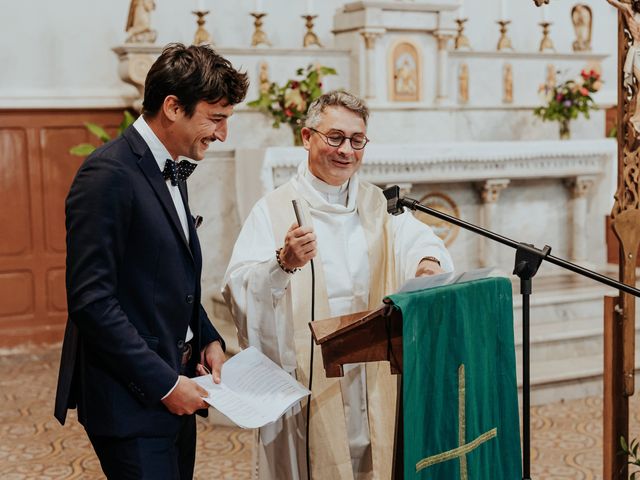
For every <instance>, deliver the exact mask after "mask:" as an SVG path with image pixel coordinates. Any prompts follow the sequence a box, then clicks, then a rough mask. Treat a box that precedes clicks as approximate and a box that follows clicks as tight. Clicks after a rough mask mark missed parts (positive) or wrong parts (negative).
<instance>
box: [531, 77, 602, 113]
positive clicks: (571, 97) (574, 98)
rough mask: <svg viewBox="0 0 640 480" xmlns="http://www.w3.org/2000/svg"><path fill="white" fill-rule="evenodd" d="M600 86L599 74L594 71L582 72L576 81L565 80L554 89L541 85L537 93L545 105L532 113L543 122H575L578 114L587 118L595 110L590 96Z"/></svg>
mask: <svg viewBox="0 0 640 480" xmlns="http://www.w3.org/2000/svg"><path fill="white" fill-rule="evenodd" d="M601 86H602V81H601V80H600V74H598V72H596V71H594V70H591V71H589V72H587V71H586V70H583V71H582V72H581V73H580V77H579V78H578V79H577V80H567V81H566V82H563V83H560V84H558V85H556V86H554V87H550V86H549V85H542V86H540V90H539V93H540V94H541V95H542V96H543V98H544V100H545V101H546V102H547V105H546V106H541V107H538V108H536V109H535V110H534V111H533V113H534V115H536V116H538V117H540V118H542V120H543V121H548V120H556V121H559V122H562V121H566V120H575V119H576V118H578V115H580V114H583V115H584V116H585V117H586V118H589V111H590V110H596V109H597V106H596V104H595V102H594V101H593V98H591V94H592V93H595V92H597V91H598V90H599V89H600V88H601Z"/></svg>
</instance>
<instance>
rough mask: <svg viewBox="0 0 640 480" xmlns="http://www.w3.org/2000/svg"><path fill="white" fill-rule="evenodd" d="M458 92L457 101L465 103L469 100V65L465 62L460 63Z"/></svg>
mask: <svg viewBox="0 0 640 480" xmlns="http://www.w3.org/2000/svg"><path fill="white" fill-rule="evenodd" d="M458 93H459V96H458V101H459V102H460V103H467V102H468V101H469V66H468V65H467V64H466V63H463V64H461V65H460V73H459V76H458Z"/></svg>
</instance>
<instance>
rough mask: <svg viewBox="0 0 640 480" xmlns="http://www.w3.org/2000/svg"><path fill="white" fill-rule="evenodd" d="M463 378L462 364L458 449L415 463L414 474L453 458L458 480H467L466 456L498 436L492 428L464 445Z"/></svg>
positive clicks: (460, 370)
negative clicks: (458, 466)
mask: <svg viewBox="0 0 640 480" xmlns="http://www.w3.org/2000/svg"><path fill="white" fill-rule="evenodd" d="M465 397H466V392H465V377H464V364H461V365H460V366H459V367H458V447H457V448H454V449H453V450H448V451H446V452H442V453H438V454H437V455H432V456H431V457H426V458H423V459H422V460H420V461H419V462H418V463H416V473H418V472H419V471H420V470H422V469H423V468H427V467H430V466H432V465H435V464H437V463H442V462H446V461H448V460H453V459H454V458H459V459H460V480H467V478H468V475H467V454H468V453H469V452H471V451H473V450H475V449H476V448H478V447H479V446H480V445H482V444H483V443H484V442H486V441H488V440H491V439H492V438H494V437H497V436H498V429H497V428H494V429H492V430H489V431H488V432H485V433H483V434H482V435H480V436H479V437H478V438H476V439H475V440H473V441H472V442H469V443H466V414H465Z"/></svg>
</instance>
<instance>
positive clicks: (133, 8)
mask: <svg viewBox="0 0 640 480" xmlns="http://www.w3.org/2000/svg"><path fill="white" fill-rule="evenodd" d="M155 8H156V3H155V1H154V0H131V4H130V5H129V16H128V18H127V27H126V28H125V31H126V32H127V33H128V34H129V36H128V37H127V40H126V43H153V42H155V41H156V37H157V32H156V31H155V30H153V29H152V28H151V12H152V11H153V10H155Z"/></svg>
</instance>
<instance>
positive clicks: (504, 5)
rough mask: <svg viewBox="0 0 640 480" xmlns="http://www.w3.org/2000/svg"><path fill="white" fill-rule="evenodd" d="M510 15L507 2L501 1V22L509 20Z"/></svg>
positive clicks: (505, 0)
mask: <svg viewBox="0 0 640 480" xmlns="http://www.w3.org/2000/svg"><path fill="white" fill-rule="evenodd" d="M508 18H509V14H508V13H507V0H500V20H507V19H508Z"/></svg>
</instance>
